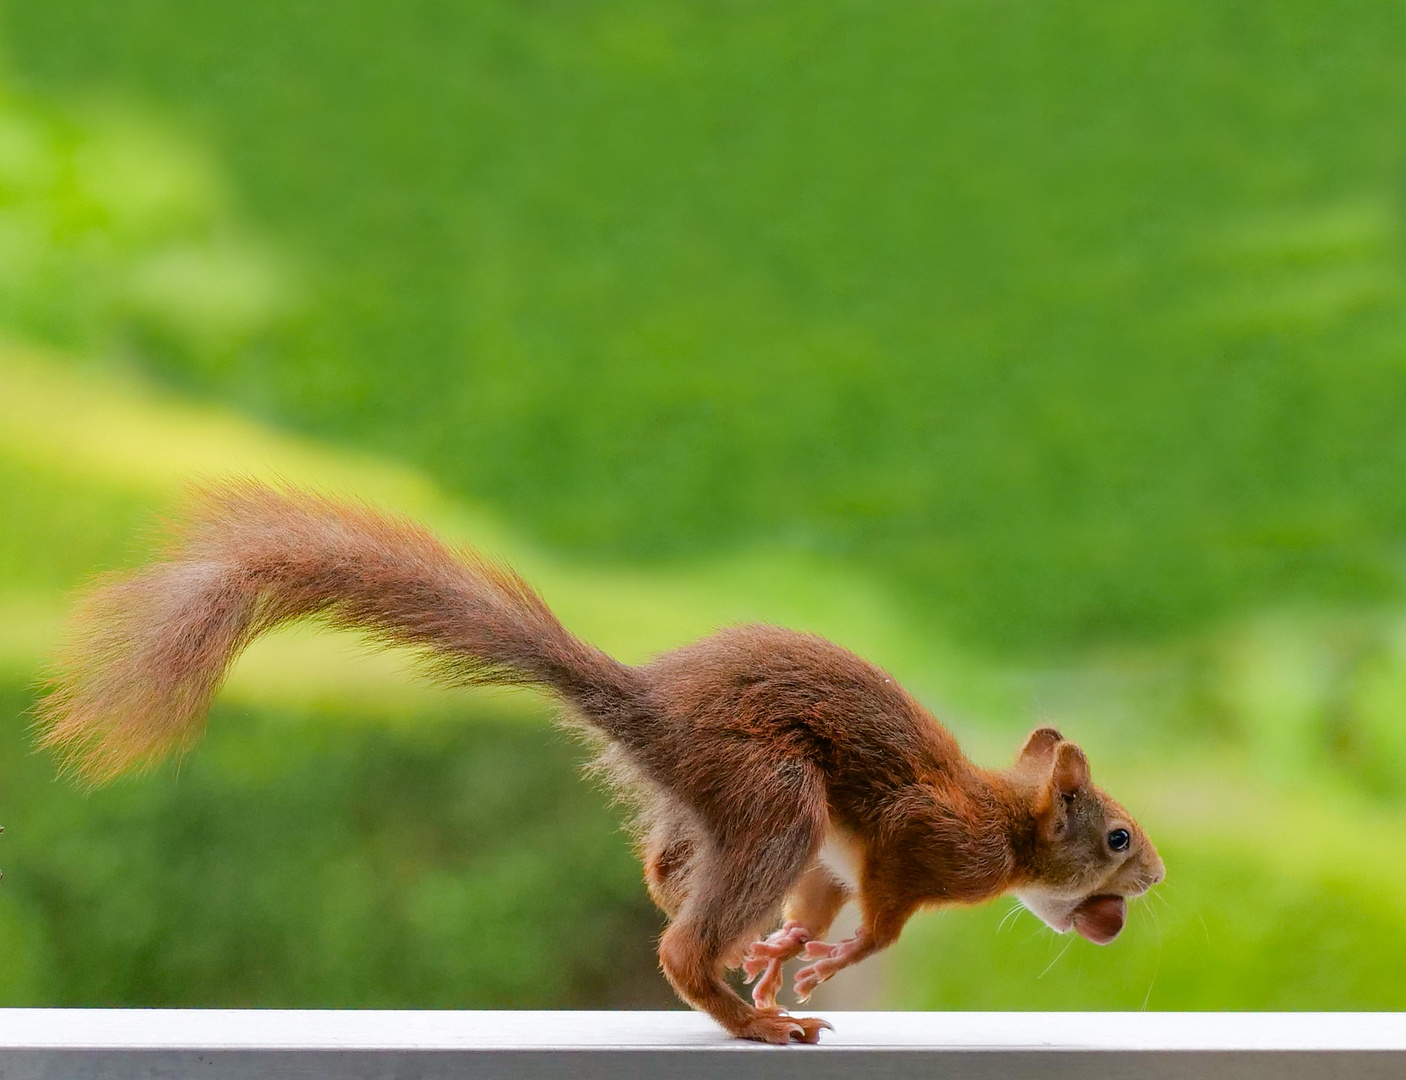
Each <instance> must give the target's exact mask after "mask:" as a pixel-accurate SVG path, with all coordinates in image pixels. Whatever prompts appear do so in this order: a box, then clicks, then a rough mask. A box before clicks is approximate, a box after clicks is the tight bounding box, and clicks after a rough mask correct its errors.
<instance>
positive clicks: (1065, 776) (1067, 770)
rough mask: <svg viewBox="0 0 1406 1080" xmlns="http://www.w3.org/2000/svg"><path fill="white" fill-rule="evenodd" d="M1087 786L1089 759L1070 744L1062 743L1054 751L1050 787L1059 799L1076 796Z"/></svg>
mask: <svg viewBox="0 0 1406 1080" xmlns="http://www.w3.org/2000/svg"><path fill="white" fill-rule="evenodd" d="M1088 784H1089V759H1088V758H1086V757H1085V756H1084V751H1082V750H1080V749H1079V748H1078V747H1077V746H1075V745H1074V744H1073V743H1072V742H1062V743H1060V744H1059V746H1058V747H1057V748H1056V749H1055V755H1054V767H1053V768H1052V769H1051V770H1050V787H1051V788H1052V789H1053V791H1054V793H1055V794H1057V795H1060V796H1061V797H1069V796H1073V795H1075V794H1077V793H1078V792H1080V791H1081V790H1083V789H1084V788H1085V787H1087V786H1088Z"/></svg>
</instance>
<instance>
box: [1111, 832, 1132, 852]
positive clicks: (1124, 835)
mask: <svg viewBox="0 0 1406 1080" xmlns="http://www.w3.org/2000/svg"><path fill="white" fill-rule="evenodd" d="M1132 840H1133V838H1132V835H1131V834H1130V833H1129V832H1128V830H1127V829H1114V830H1112V831H1111V832H1110V833H1109V834H1108V846H1109V847H1111V848H1112V849H1113V850H1114V851H1127V850H1128V845H1129V844H1130V843H1132Z"/></svg>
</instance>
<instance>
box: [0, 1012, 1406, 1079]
mask: <svg viewBox="0 0 1406 1080" xmlns="http://www.w3.org/2000/svg"><path fill="white" fill-rule="evenodd" d="M825 1015H826V1016H827V1018H828V1019H830V1020H831V1021H832V1022H833V1023H834V1025H835V1029H836V1030H835V1031H833V1032H826V1033H825V1034H824V1036H823V1037H822V1042H821V1045H820V1046H814V1047H812V1046H791V1047H766V1046H758V1045H755V1044H751V1043H743V1042H736V1041H733V1040H730V1039H727V1038H726V1037H724V1036H723V1034H722V1033H721V1032H720V1031H718V1029H717V1028H716V1027H715V1026H714V1025H713V1024H712V1022H711V1021H709V1020H708V1019H707V1018H706V1017H702V1016H698V1015H696V1014H693V1013H688V1012H356V1011H341V1012H338V1011H311V1010H310V1011H289V1010H267V1011H254V1010H248V1011H245V1010H187V1009H170V1010H167V1009H130V1010H128V1009H0V1080H39V1078H46V1080H47V1078H59V1077H62V1078H65V1080H68V1078H73V1080H85V1078H94V1080H97V1078H101V1080H126V1078H136V1077H143V1078H145V1077H153V1078H154V1077H187V1076H189V1077H201V1078H207V1080H236V1078H238V1080H253V1078H258V1080H262V1078H265V1077H284V1076H287V1077H299V1078H306V1080H333V1078H336V1080H343V1078H346V1080H361V1078H371V1077H396V1078H411V1077H416V1078H418V1077H425V1078H438V1077H446V1078H447V1077H475V1078H477V1077H485V1078H505V1080H506V1078H513V1080H516V1078H528V1077H532V1078H536V1077H546V1078H556V1077H561V1078H570V1080H597V1078H601V1080H604V1078H610V1080H615V1078H617V1077H621V1078H632V1077H640V1078H643V1077H672V1076H689V1077H705V1078H708V1077H717V1078H723V1077H726V1078H728V1080H746V1078H749V1077H767V1078H771V1077H776V1078H781V1077H796V1078H804V1080H830V1078H840V1077H859V1078H863V1077H882V1078H891V1077H895V1078H896V1077H908V1076H912V1077H924V1078H942V1077H963V1078H974V1080H1007V1078H1026V1077H1030V1078H1033V1077H1041V1078H1055V1080H1122V1078H1127V1080H1171V1078H1176V1080H1192V1078H1196V1080H1201V1078H1209V1077H1217V1076H1225V1077H1234V1078H1236V1080H1261V1078H1263V1080H1300V1078H1302V1080H1309V1078H1313V1080H1317V1078H1320V1077H1322V1078H1327V1077H1333V1078H1346V1077H1352V1078H1359V1077H1360V1078H1364V1080H1377V1078H1382V1080H1385V1078H1387V1077H1391V1078H1393V1080H1400V1078H1403V1077H1406V1014H1397V1013H891V1012H890V1013H879V1012H867V1013H862V1012H848V1013H847V1012H830V1013H826V1014H825Z"/></svg>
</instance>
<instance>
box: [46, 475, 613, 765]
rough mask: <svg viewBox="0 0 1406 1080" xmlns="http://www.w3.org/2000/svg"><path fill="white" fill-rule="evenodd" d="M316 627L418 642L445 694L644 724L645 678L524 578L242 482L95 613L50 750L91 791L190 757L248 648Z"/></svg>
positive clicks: (217, 497)
mask: <svg viewBox="0 0 1406 1080" xmlns="http://www.w3.org/2000/svg"><path fill="white" fill-rule="evenodd" d="M310 616H312V617H317V618H320V619H321V620H323V621H324V622H325V623H327V624H329V625H331V626H336V627H344V628H350V629H355V630H359V631H362V632H365V633H368V634H369V635H371V636H372V637H374V638H375V639H376V640H378V641H381V642H384V643H388V644H396V645H408V646H411V647H412V648H415V649H417V650H418V651H419V652H420V653H421V655H422V657H423V658H424V660H425V661H426V667H427V668H428V670H429V671H430V673H431V674H432V675H433V676H435V677H436V678H438V679H440V680H442V681H446V682H450V683H455V684H460V685H484V684H499V685H541V686H546V687H549V688H551V689H552V690H555V691H556V692H557V693H558V694H560V695H561V696H562V697H563V698H565V699H566V700H567V701H568V702H569V703H570V704H572V705H573V706H575V708H576V710H577V711H578V712H579V713H580V714H581V716H582V718H583V719H585V720H587V721H588V722H590V723H592V724H593V725H594V726H597V727H599V728H601V729H602V730H603V731H604V732H605V733H606V734H607V735H615V736H617V737H619V736H620V735H621V734H622V733H623V732H622V731H621V730H620V729H621V728H622V727H623V726H624V725H625V723H626V719H627V717H628V715H629V714H630V713H633V712H636V711H637V710H636V708H635V706H637V705H638V702H639V697H640V683H639V676H638V674H637V672H636V671H635V670H634V669H633V668H630V667H627V666H626V665H624V664H620V663H618V662H617V661H615V660H612V659H611V658H610V657H608V656H606V655H605V654H604V653H602V652H601V651H599V650H598V649H595V648H593V647H592V646H590V645H587V644H586V643H585V642H583V641H581V640H580V639H578V638H576V637H573V636H572V635H571V634H570V633H569V632H568V631H567V630H566V629H565V628H564V627H563V626H562V625H561V623H560V622H559V621H558V620H557V618H556V616H555V615H553V614H552V612H551V610H550V609H549V608H548V607H547V605H546V603H545V602H543V600H542V599H541V597H539V596H538V595H537V594H536V593H535V592H533V591H532V589H531V587H530V586H529V585H528V584H527V583H526V582H525V581H523V580H522V578H520V577H519V576H518V575H517V574H516V573H514V572H513V571H512V570H510V569H508V568H506V567H503V566H498V565H495V564H493V563H491V562H489V561H487V560H485V559H484V558H483V557H481V556H480V555H478V554H476V553H475V552H472V551H465V550H461V551H457V552H456V551H451V550H449V549H448V548H447V547H445V546H444V545H443V544H442V543H441V542H440V541H439V540H437V539H436V538H435V537H434V536H433V535H432V534H431V533H430V532H429V531H427V530H426V529H423V528H421V527H419V526H417V525H415V524H413V523H411V522H409V521H405V520H401V519H398V518H394V517H388V516H386V515H383V514H379V513H376V512H374V511H372V510H369V509H366V508H363V507H357V506H348V505H345V504H342V503H337V502H334V501H332V500H330V499H327V498H324V497H322V496H318V495H312V494H307V493H304V492H298V491H292V490H274V489H272V488H269V487H266V486H264V485H262V484H259V483H255V482H253V481H239V482H232V483H225V484H220V485H217V486H211V487H206V488H204V489H202V490H200V491H199V492H198V494H197V497H196V500H195V503H194V506H193V507H192V510H191V512H190V513H189V515H188V516H187V517H186V519H185V521H184V523H183V524H181V525H180V526H178V527H177V528H176V529H175V530H174V531H173V535H172V536H171V538H170V540H169V542H168V544H167V547H166V551H165V553H164V557H163V558H162V559H161V560H160V561H158V562H155V563H153V564H152V565H150V566H148V567H146V568H144V569H142V570H138V571H136V572H135V573H132V574H118V575H112V576H109V577H108V578H106V579H105V580H103V581H100V582H99V583H98V584H97V586H96V587H95V588H94V589H93V590H92V591H91V592H89V593H88V594H86V595H85V596H84V597H83V598H82V599H81V600H80V602H79V604H78V606H77V608H76V610H75V612H74V616H73V619H72V622H71V625H70V631H69V636H68V639H67V642H66V644H65V645H64V647H63V649H62V651H61V653H60V654H59V657H58V660H57V663H56V665H55V670H54V673H53V676H52V679H51V686H52V689H51V692H50V693H49V695H48V696H47V697H46V698H45V699H44V700H43V701H42V702H41V703H40V705H39V708H38V727H39V743H40V745H41V746H43V747H47V748H51V749H53V750H54V751H55V752H56V753H57V754H58V756H59V758H60V760H61V761H62V763H63V764H64V765H65V766H66V767H67V768H68V769H69V770H71V771H72V772H74V773H76V774H77V775H78V776H79V777H81V778H82V779H83V780H85V781H87V782H90V783H102V782H104V781H106V780H109V779H111V778H113V777H115V776H117V775H118V774H119V773H121V772H123V771H125V770H127V769H129V768H132V767H141V766H146V765H150V764H153V763H154V762H156V761H157V760H159V759H160V758H161V757H163V756H164V755H165V754H167V753H168V752H169V751H171V750H173V749H174V750H183V749H185V748H187V747H189V746H190V745H191V743H193V742H194V741H195V739H196V738H197V737H198V736H199V734H200V731H201V729H202V727H203V722H204V718H205V713H206V711H207V709H208V708H209V706H210V701H211V699H212V698H213V697H214V695H215V693H216V691H217V690H218V689H219V687H220V684H221V682H223V680H224V677H225V674H226V672H227V671H228V670H229V667H230V665H231V663H233V661H234V659H235V658H236V657H237V656H238V655H239V654H240V652H241V651H243V649H244V648H245V646H247V645H248V644H249V643H250V642H251V641H253V640H254V638H256V637H257V636H258V635H260V634H261V633H263V632H265V631H266V630H270V629H272V628H273V627H275V626H277V625H279V624H281V623H285V622H289V621H291V620H295V619H300V618H306V617H310Z"/></svg>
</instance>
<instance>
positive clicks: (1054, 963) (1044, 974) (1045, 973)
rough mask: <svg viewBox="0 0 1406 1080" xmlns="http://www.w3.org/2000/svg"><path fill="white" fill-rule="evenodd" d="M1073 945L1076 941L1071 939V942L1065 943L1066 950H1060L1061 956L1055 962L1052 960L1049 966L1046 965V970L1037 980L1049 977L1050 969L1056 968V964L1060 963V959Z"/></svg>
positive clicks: (1037, 976)
mask: <svg viewBox="0 0 1406 1080" xmlns="http://www.w3.org/2000/svg"><path fill="white" fill-rule="evenodd" d="M1073 944H1074V939H1073V938H1070V939H1069V941H1068V942H1066V943H1065V946H1064V948H1062V949H1060V950H1059V955H1058V956H1056V957H1055V958H1054V959H1053V960H1051V961H1050V962H1049V963H1048V964H1046V965H1045V970H1044V971H1042V972H1040V974H1038V975H1036V976H1035V978H1037V979H1043V978H1044V977H1045V976H1046V975H1048V974H1049V973H1050V968H1052V967H1054V966H1055V965H1056V964H1058V963H1059V961H1060V959H1061V958H1062V957H1063V956H1064V954H1065V953H1067V952H1068V951H1069V946H1070V945H1073Z"/></svg>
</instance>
